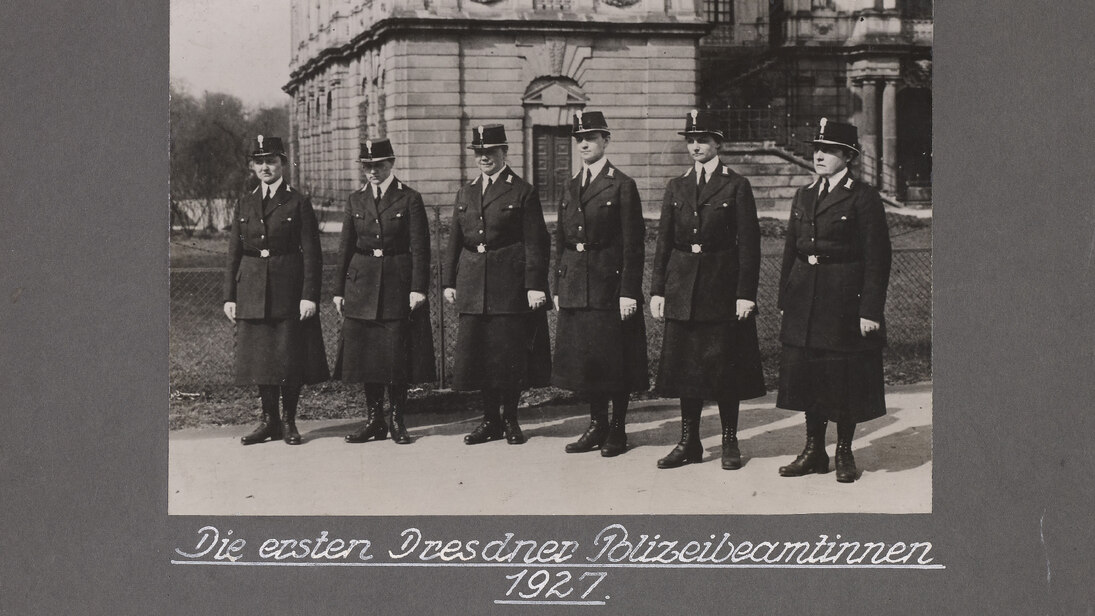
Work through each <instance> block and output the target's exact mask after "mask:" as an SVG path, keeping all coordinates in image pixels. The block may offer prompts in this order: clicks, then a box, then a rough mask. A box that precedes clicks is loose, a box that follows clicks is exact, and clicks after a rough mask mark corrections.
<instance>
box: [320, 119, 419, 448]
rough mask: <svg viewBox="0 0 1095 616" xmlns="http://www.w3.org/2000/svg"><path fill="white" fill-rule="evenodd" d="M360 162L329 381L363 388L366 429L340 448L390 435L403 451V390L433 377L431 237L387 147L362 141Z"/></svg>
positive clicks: (346, 224) (345, 227)
mask: <svg viewBox="0 0 1095 616" xmlns="http://www.w3.org/2000/svg"><path fill="white" fill-rule="evenodd" d="M359 161H360V162H361V167H362V170H363V172H364V175H365V178H366V180H367V181H366V183H365V185H364V186H362V188H361V190H358V191H356V192H353V193H351V194H350V198H349V202H348V203H347V205H346V217H345V218H344V219H343V222H342V240H341V242H340V245H339V261H338V271H337V272H336V275H335V289H334V303H335V308H336V309H337V310H338V313H339V314H341V315H342V316H343V317H345V320H343V322H342V338H341V340H340V341H339V347H338V359H337V360H336V362H335V378H338V379H341V380H342V381H344V382H348V383H364V384H365V424H364V425H363V426H361V428H360V429H358V430H356V431H354V432H353V433H351V434H348V435H346V442H348V443H363V442H365V441H367V440H369V439H371V438H372V439H377V440H383V439H384V438H386V437H387V435H388V430H389V428H390V430H391V434H392V440H393V441H395V442H396V443H399V444H400V445H406V444H408V443H410V442H411V437H410V436H409V435H408V434H407V428H406V427H405V425H404V422H403V417H404V412H405V410H406V405H407V386H408V383H421V382H428V381H434V380H436V378H437V377H436V376H435V369H434V354H433V332H432V330H431V328H430V308H429V305H428V303H427V301H426V290H427V288H428V286H429V280H430V230H429V225H428V223H427V220H426V208H425V206H424V205H423V203H422V196H421V195H419V194H418V193H417V192H416V191H414V190H413V189H411V187H409V186H407V185H406V184H404V183H403V182H400V181H399V180H398V179H397V178H396V177H395V176H394V175H392V166H393V165H394V163H395V152H394V151H393V150H392V144H391V142H390V141H389V140H387V139H378V140H376V141H372V140H366V141H365V143H363V144H361V154H360V156H359ZM385 388H387V390H388V404H389V405H390V409H391V415H390V417H389V421H388V422H387V423H385V421H384V412H383V409H384V390H385Z"/></svg>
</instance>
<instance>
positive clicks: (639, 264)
mask: <svg viewBox="0 0 1095 616" xmlns="http://www.w3.org/2000/svg"><path fill="white" fill-rule="evenodd" d="M571 134H572V135H573V136H574V141H575V142H576V143H577V147H578V154H579V156H581V159H582V169H581V170H580V171H579V172H578V173H577V174H576V175H575V176H574V178H573V179H571V181H570V182H569V187H568V188H569V190H568V193H567V197H566V199H565V200H564V201H563V203H562V204H561V205H560V209H559V224H558V226H557V227H556V230H555V263H556V266H555V270H554V272H553V278H554V282H553V284H552V288H553V289H554V290H555V293H556V295H555V307H556V309H557V310H559V320H558V323H557V325H556V330H555V358H554V361H553V362H552V371H551V383H552V384H553V385H555V386H556V387H562V388H564V389H570V390H573V391H579V392H583V393H584V394H585V396H586V398H588V400H589V414H590V423H589V427H588V428H586V431H585V433H584V434H582V436H581V437H580V438H579V439H578V440H577V441H576V442H573V443H570V444H568V445H567V446H566V451H567V453H580V452H586V451H593V450H595V449H600V450H601V455H602V456H605V457H612V456H617V455H619V454H621V453H623V452H624V451H626V450H627V432H626V431H625V428H624V426H625V418H626V416H627V403H628V396H629V394H630V392H633V391H645V390H646V389H648V388H649V387H650V376H649V372H648V368H647V359H646V324H645V322H644V319H643V316H642V314H641V312H640V304H641V303H642V281H643V241H644V237H645V235H646V226H645V223H644V222H643V208H642V203H641V202H640V201H639V191H638V189H637V188H636V186H635V181H634V180H632V179H631V178H629V177H628V176H626V175H625V174H624V173H623V172H622V171H620V170H619V169H618V168H617V167H615V166H614V165H613V164H612V163H610V162H609V161H608V159H607V158H605V149H606V148H607V147H608V143H609V140H610V139H611V133H610V132H609V130H608V124H607V123H606V122H605V118H604V115H603V114H602V113H601V112H599V111H586V112H584V113H583V112H582V111H578V112H577V113H575V114H574V126H573V128H572V130H571ZM609 400H611V401H612V421H611V423H610V422H609V421H608V402H609Z"/></svg>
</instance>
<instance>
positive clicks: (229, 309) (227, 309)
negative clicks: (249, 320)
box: [224, 302, 236, 323]
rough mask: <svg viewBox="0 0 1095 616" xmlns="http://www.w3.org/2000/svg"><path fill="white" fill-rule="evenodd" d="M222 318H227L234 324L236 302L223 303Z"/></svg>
mask: <svg viewBox="0 0 1095 616" xmlns="http://www.w3.org/2000/svg"><path fill="white" fill-rule="evenodd" d="M224 316H226V317H228V320H229V321H231V322H233V323H235V322H236V302H224Z"/></svg>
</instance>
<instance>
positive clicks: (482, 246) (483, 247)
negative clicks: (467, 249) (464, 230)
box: [475, 244, 487, 252]
mask: <svg viewBox="0 0 1095 616" xmlns="http://www.w3.org/2000/svg"><path fill="white" fill-rule="evenodd" d="M486 251H487V245H486V244H479V245H478V246H476V247H475V252H486Z"/></svg>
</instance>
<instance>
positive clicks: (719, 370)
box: [650, 165, 765, 400]
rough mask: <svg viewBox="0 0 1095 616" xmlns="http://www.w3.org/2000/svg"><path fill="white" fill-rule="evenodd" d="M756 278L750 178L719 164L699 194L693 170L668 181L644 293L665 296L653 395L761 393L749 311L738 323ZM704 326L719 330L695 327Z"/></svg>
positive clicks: (757, 259)
mask: <svg viewBox="0 0 1095 616" xmlns="http://www.w3.org/2000/svg"><path fill="white" fill-rule="evenodd" d="M759 276H760V224H759V223H758V221H757V208H756V202H755V201H754V199H753V189H752V187H751V186H750V185H749V181H748V180H747V179H745V178H744V177H742V176H740V175H738V174H737V173H734V172H733V171H731V170H730V168H729V167H727V166H725V165H719V167H718V170H717V172H715V173H713V174H712V175H711V178H710V179H708V181H707V184H706V186H704V188H703V190H702V192H700V194H699V195H697V193H696V171H695V165H693V167H692V168H690V169H689V170H688V172H687V173H685V174H684V175H682V176H680V177H677V178H674V179H672V180H670V181H669V184H668V185H667V186H666V189H665V197H664V199H663V201H662V212H661V219H660V221H659V223H658V244H657V250H656V252H655V255H654V271H653V276H652V280H651V287H650V294H651V295H661V296H664V297H665V318H666V320H667V323H666V337H665V339H664V340H663V346H662V357H661V362H660V367H659V371H658V382H657V389H658V391H659V392H660V393H662V394H663V395H669V396H675V395H680V396H681V397H699V398H703V399H708V400H710V399H718V398H722V397H729V396H736V397H737V398H738V399H741V400H745V399H748V398H754V397H757V396H762V395H764V393H765V389H764V375H763V372H762V370H761V364H760V350H759V347H758V343H757V333H756V318H755V314H756V313H755V312H754V313H753V316H750V317H749V318H747V319H746V320H744V321H741V322H738V321H737V300H738V299H747V300H750V301H754V302H755V301H756V298H757V284H758V278H759ZM703 323H720V324H723V326H722V329H719V328H713V327H698V326H696V325H695V324H703ZM682 324H692V325H682ZM671 329H672V330H673V331H672V332H671V331H670V330H671ZM701 383H702V384H705V385H703V386H701Z"/></svg>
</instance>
